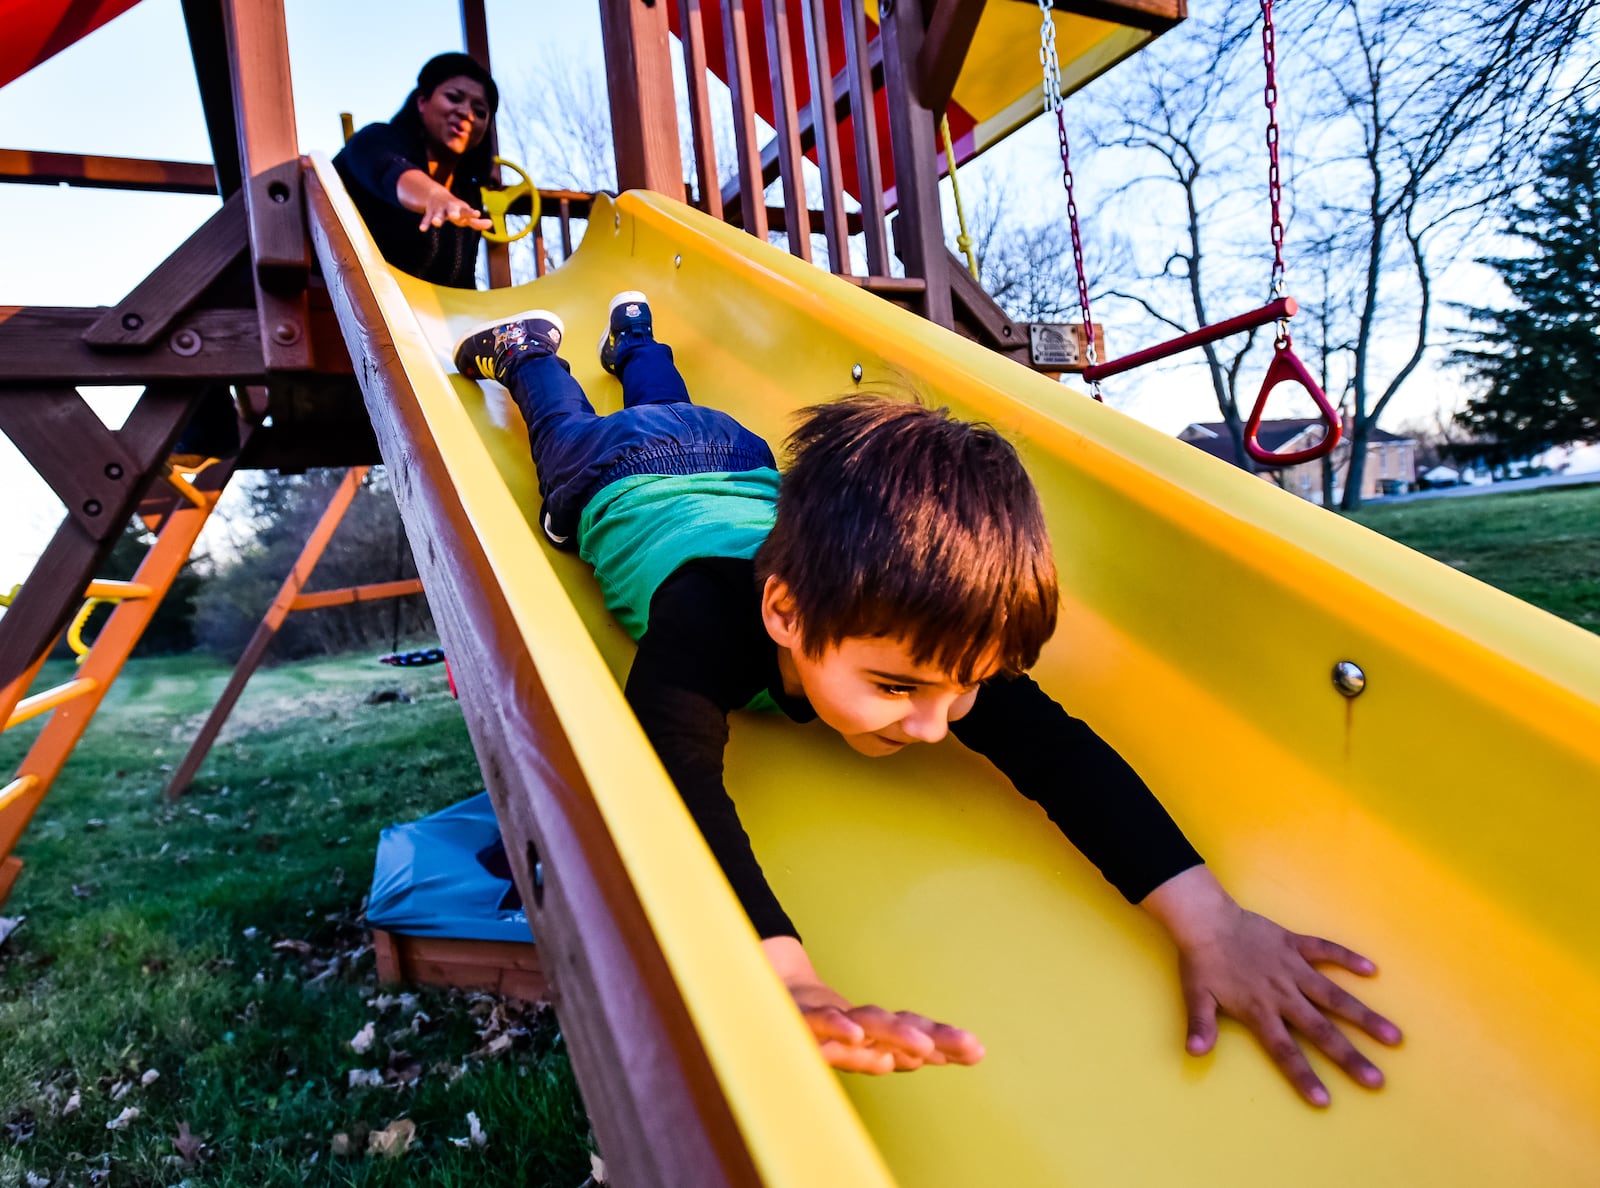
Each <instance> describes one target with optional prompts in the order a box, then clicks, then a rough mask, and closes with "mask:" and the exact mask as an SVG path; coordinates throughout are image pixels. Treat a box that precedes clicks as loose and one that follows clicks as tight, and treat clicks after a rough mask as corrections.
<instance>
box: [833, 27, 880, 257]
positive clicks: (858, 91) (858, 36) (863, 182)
mask: <svg viewBox="0 0 1600 1188" xmlns="http://www.w3.org/2000/svg"><path fill="white" fill-rule="evenodd" d="M839 18H840V21H841V22H842V23H843V26H844V60H845V65H844V70H843V74H844V76H845V90H846V94H845V100H846V102H847V103H848V104H849V108H850V111H851V112H853V113H856V114H855V115H854V116H853V117H852V119H851V120H850V130H851V133H852V135H851V139H852V140H853V141H854V142H855V145H854V147H855V154H856V189H857V190H858V191H859V192H858V193H857V194H856V199H857V201H859V202H860V204H861V230H862V239H863V240H864V241H865V244H866V249H867V272H868V274H869V275H873V276H882V275H884V274H886V273H887V272H888V271H889V232H888V227H887V225H886V224H885V222H884V218H883V161H882V157H881V155H880V150H879V147H878V106H877V101H876V99H875V98H874V95H875V93H876V88H877V85H878V84H877V81H875V79H874V77H873V65H872V63H873V53H874V50H875V49H876V52H877V63H878V65H877V69H878V73H879V75H880V76H881V75H882V72H883V47H882V46H879V45H877V43H875V42H869V41H868V40H867V14H866V5H865V3H864V0H839Z"/></svg>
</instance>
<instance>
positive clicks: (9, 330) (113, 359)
mask: <svg viewBox="0 0 1600 1188" xmlns="http://www.w3.org/2000/svg"><path fill="white" fill-rule="evenodd" d="M105 312H106V310H105V307H104V306H93V307H90V308H76V307H71V306H66V307H60V306H41V305H24V306H14V305H13V306H0V399H4V398H5V396H4V390H5V389H6V388H12V387H18V388H20V387H34V386H37V385H39V384H57V383H62V382H63V381H65V382H68V383H73V384H142V383H150V382H153V381H161V380H174V381H180V380H243V379H255V378H257V377H259V376H261V375H262V374H263V368H262V358H261V334H260V328H259V326H258V323H257V319H256V312H255V311H254V310H251V309H203V310H196V311H194V312H192V313H189V314H186V315H184V316H183V317H181V318H179V319H178V320H177V321H176V322H175V323H173V326H172V332H171V333H170V334H168V335H167V337H166V339H165V341H163V342H158V343H155V344H153V345H152V346H151V347H150V348H148V349H146V350H143V351H139V352H129V351H116V352H106V351H97V350H94V349H92V348H91V347H90V346H89V344H88V343H86V342H84V340H83V335H84V332H85V331H86V330H88V329H89V327H91V326H93V325H94V324H95V323H96V322H98V321H99V320H100V318H101V317H103V316H104V314H105Z"/></svg>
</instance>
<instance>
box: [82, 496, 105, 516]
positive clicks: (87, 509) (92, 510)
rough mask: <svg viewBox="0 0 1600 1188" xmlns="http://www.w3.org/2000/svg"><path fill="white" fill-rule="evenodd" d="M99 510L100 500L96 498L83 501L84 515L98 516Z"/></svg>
mask: <svg viewBox="0 0 1600 1188" xmlns="http://www.w3.org/2000/svg"><path fill="white" fill-rule="evenodd" d="M100 511H101V508H100V501H99V500H98V499H85V500H84V501H83V514H84V515H86V516H98V515H99V514H100Z"/></svg>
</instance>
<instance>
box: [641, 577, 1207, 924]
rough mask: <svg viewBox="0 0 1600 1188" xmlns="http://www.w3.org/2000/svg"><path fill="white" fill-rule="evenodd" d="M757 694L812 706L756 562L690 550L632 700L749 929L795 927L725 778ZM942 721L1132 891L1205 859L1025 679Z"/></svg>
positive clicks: (652, 632)
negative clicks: (791, 684) (733, 743)
mask: <svg viewBox="0 0 1600 1188" xmlns="http://www.w3.org/2000/svg"><path fill="white" fill-rule="evenodd" d="M762 692H766V693H768V694H769V695H771V697H772V698H773V700H774V701H776V702H777V704H778V706H779V708H780V709H782V710H783V712H784V713H785V714H787V715H788V716H789V717H790V718H793V719H794V720H796V721H801V722H805V721H810V720H811V719H812V718H814V717H815V716H816V714H815V713H814V712H813V711H812V709H811V706H810V705H809V704H808V703H807V702H806V701H805V700H804V699H802V698H796V697H792V696H789V695H788V694H786V693H785V692H784V689H783V677H782V674H781V673H780V672H779V669H778V649H777V645H776V644H774V643H773V642H772V639H771V637H770V636H768V635H767V632H766V627H765V626H764V625H763V623H762V621H761V600H760V594H759V591H758V588H757V586H756V581H755V566H754V563H753V562H751V561H748V560H743V561H741V560H732V559H724V558H715V559H708V560H700V561H692V562H690V563H689V564H687V565H685V566H684V567H683V568H681V569H679V570H678V571H677V572H676V573H674V574H673V575H672V577H670V578H668V579H667V580H666V581H665V582H663V583H662V585H661V588H660V589H659V590H658V591H657V592H656V595H655V598H654V600H653V601H652V602H651V605H650V624H649V629H648V630H647V631H646V632H645V634H644V636H643V637H642V638H641V639H640V640H639V650H638V654H637V656H636V657H635V659H634V662H633V668H632V670H631V671H630V672H629V674H628V683H627V696H628V702H629V704H630V705H631V706H632V707H633V710H634V713H635V714H637V715H638V717H639V721H640V724H641V725H642V726H643V727H644V731H645V734H646V736H648V737H649V739H650V741H651V743H652V744H653V745H654V746H655V749H656V753H657V755H659V756H660V758H661V762H662V765H663V766H664V767H665V768H666V769H667V774H668V775H669V776H671V777H672V780H673V783H674V784H675V785H676V786H677V789H678V792H679V794H680V795H681V796H682V797H683V801H684V804H685V805H686V806H687V807H688V809H689V813H690V815H691V816H692V817H693V818H694V821H695V824H696V825H698V826H699V828H700V832H701V833H702V834H703V835H704V837H705V839H706V842H707V844H709V845H710V847H711V852H712V853H713V854H714V855H716V858H717V861H718V862H719V863H720V864H721V865H722V869H723V872H724V873H725V874H726V875H727V878H728V881H729V882H730V883H731V884H732V885H733V889H734V892H735V894H737V895H738V897H739V902H740V903H741V904H742V905H743V906H744V909H745V912H746V913H747V914H748V915H749V917H750V921H751V923H752V924H754V925H755V928H756V931H757V933H758V934H759V935H760V936H761V937H762V938H763V939H765V938H767V937H774V936H794V937H798V935H799V933H798V932H796V930H795V927H794V925H793V923H792V922H791V921H790V920H789V917H788V915H787V914H786V913H785V912H784V910H783V908H782V907H781V906H780V905H779V903H778V899H777V897H776V896H775V895H774V894H773V893H772V889H771V888H770V887H769V886H768V885H767V881H766V878H765V876H764V875H763V874H762V873H761V867H760V864H759V863H758V862H757V861H756V857H755V853H754V851H753V850H752V848H751V846H750V838H749V836H748V835H747V834H746V833H745V831H744V827H743V826H742V825H741V824H740V823H739V815H738V812H737V810H736V809H735V807H734V803H733V799H732V798H731V797H730V796H729V795H728V792H727V789H726V788H725V787H724V786H723V779H722V763H723V752H724V751H725V750H726V749H727V745H728V714H729V713H730V712H732V711H733V710H736V709H742V708H743V707H745V706H746V705H748V704H749V703H750V701H751V699H752V698H754V697H755V696H756V695H757V694H759V693H762ZM950 730H951V733H953V734H954V735H955V736H956V738H958V739H960V740H961V742H962V743H964V744H965V745H966V746H967V747H969V748H971V749H972V750H974V751H976V752H978V753H979V754H980V755H983V756H984V757H985V758H987V759H988V760H989V761H990V762H991V763H993V764H994V765H995V766H996V767H997V768H999V769H1000V771H1001V772H1003V773H1004V774H1005V775H1006V776H1007V777H1008V778H1010V780H1011V782H1012V783H1013V784H1014V785H1015V786H1016V788H1017V790H1018V791H1019V792H1021V793H1022V794H1023V795H1024V796H1026V797H1028V798H1029V799H1030V800H1033V801H1035V802H1037V803H1038V804H1039V805H1040V806H1041V807H1042V808H1043V809H1044V811H1045V813H1046V814H1047V815H1048V816H1049V817H1050V819H1051V820H1052V821H1054V822H1055V823H1056V825H1057V826H1058V827H1059V828H1060V830H1061V832H1062V833H1063V834H1065V835H1066V837H1067V839H1068V840H1069V841H1071V842H1072V843H1073V845H1075V846H1077V848H1078V849H1079V850H1080V851H1082V852H1083V854H1084V856H1085V857H1087V858H1088V859H1089V860H1090V861H1091V862H1093V863H1094V864H1095V865H1096V866H1097V867H1099V868H1100V871H1101V873H1102V874H1104V875H1105V877H1106V879H1107V880H1108V881H1109V882H1110V883H1111V884H1112V885H1113V886H1115V887H1116V888H1117V890H1118V891H1120V892H1121V893H1122V895H1123V896H1124V897H1125V898H1126V899H1127V900H1128V901H1129V902H1130V903H1137V902H1138V901H1140V900H1141V899H1143V898H1144V897H1145V896H1146V895H1148V894H1149V893H1150V892H1151V891H1153V890H1155V888H1156V887H1158V886H1160V885H1161V884H1162V883H1164V882H1166V880H1167V879H1169V878H1171V877H1172V876H1173V875H1175V874H1178V873H1180V872H1181V871H1184V870H1187V869H1189V868H1190V867H1191V866H1195V865H1198V864H1199V863H1200V861H1201V858H1200V855H1199V854H1198V853H1197V852H1196V851H1195V849H1194V847H1193V846H1191V845H1190V844H1189V841H1188V839H1187V838H1185V837H1184V836H1183V833H1182V831H1181V830H1179V828H1178V826H1177V825H1176V823H1174V822H1173V820H1172V818H1171V817H1170V816H1168V815H1167V812H1166V810H1165V809H1163V808H1162V807H1161V804H1160V802H1159V801H1157V800H1156V798H1155V796H1154V795H1152V794H1151V792H1150V790H1149V788H1147V787H1146V786H1145V784H1144V781H1143V780H1141V779H1140V778H1139V776H1138V774H1137V773H1136V772H1135V771H1134V770H1133V768H1132V767H1130V766H1129V765H1128V764H1127V762H1126V761H1124V760H1123V758H1122V757H1121V756H1120V755H1118V754H1117V753H1116V751H1114V750H1113V749H1112V748H1111V746H1110V745H1109V744H1107V743H1106V742H1105V741H1104V740H1103V739H1101V738H1100V737H1099V736H1098V735H1096V734H1095V733H1094V731H1093V730H1091V729H1090V728H1089V727H1088V726H1087V725H1085V724H1084V723H1083V722H1080V721H1079V720H1078V719H1076V718H1073V717H1071V716H1069V715H1068V714H1067V712H1066V711H1065V710H1064V709H1062V708H1061V706H1059V705H1058V704H1056V702H1055V701H1054V700H1053V699H1052V698H1051V697H1050V696H1049V695H1048V694H1046V693H1045V692H1044V691H1043V690H1042V689H1040V688H1039V686H1038V685H1037V684H1035V683H1034V682H1033V680H1032V679H1031V678H1029V677H1026V676H1021V677H1015V678H1010V679H1005V678H1000V679H995V680H991V681H989V682H988V683H986V684H985V685H983V686H982V687H981V688H980V689H979V691H978V696H977V699H976V700H975V701H974V703H973V706H972V709H971V712H969V713H968V714H967V716H966V717H964V718H962V719H960V720H959V721H956V722H952V723H951V724H950Z"/></svg>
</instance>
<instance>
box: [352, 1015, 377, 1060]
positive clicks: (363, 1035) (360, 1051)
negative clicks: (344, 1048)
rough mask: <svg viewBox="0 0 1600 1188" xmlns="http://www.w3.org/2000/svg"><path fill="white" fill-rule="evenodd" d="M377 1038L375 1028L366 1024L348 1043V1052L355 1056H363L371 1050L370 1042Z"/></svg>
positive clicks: (370, 1024)
mask: <svg viewBox="0 0 1600 1188" xmlns="http://www.w3.org/2000/svg"><path fill="white" fill-rule="evenodd" d="M376 1038H377V1027H376V1026H375V1025H374V1024H372V1023H370V1022H369V1023H368V1024H367V1025H366V1026H365V1027H363V1028H362V1029H361V1030H360V1031H358V1032H356V1034H355V1037H354V1038H353V1039H351V1041H350V1050H351V1051H352V1052H354V1053H355V1054H356V1055H357V1056H365V1055H366V1054H367V1053H368V1052H369V1051H371V1050H372V1041H373V1040H374V1039H376Z"/></svg>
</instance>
